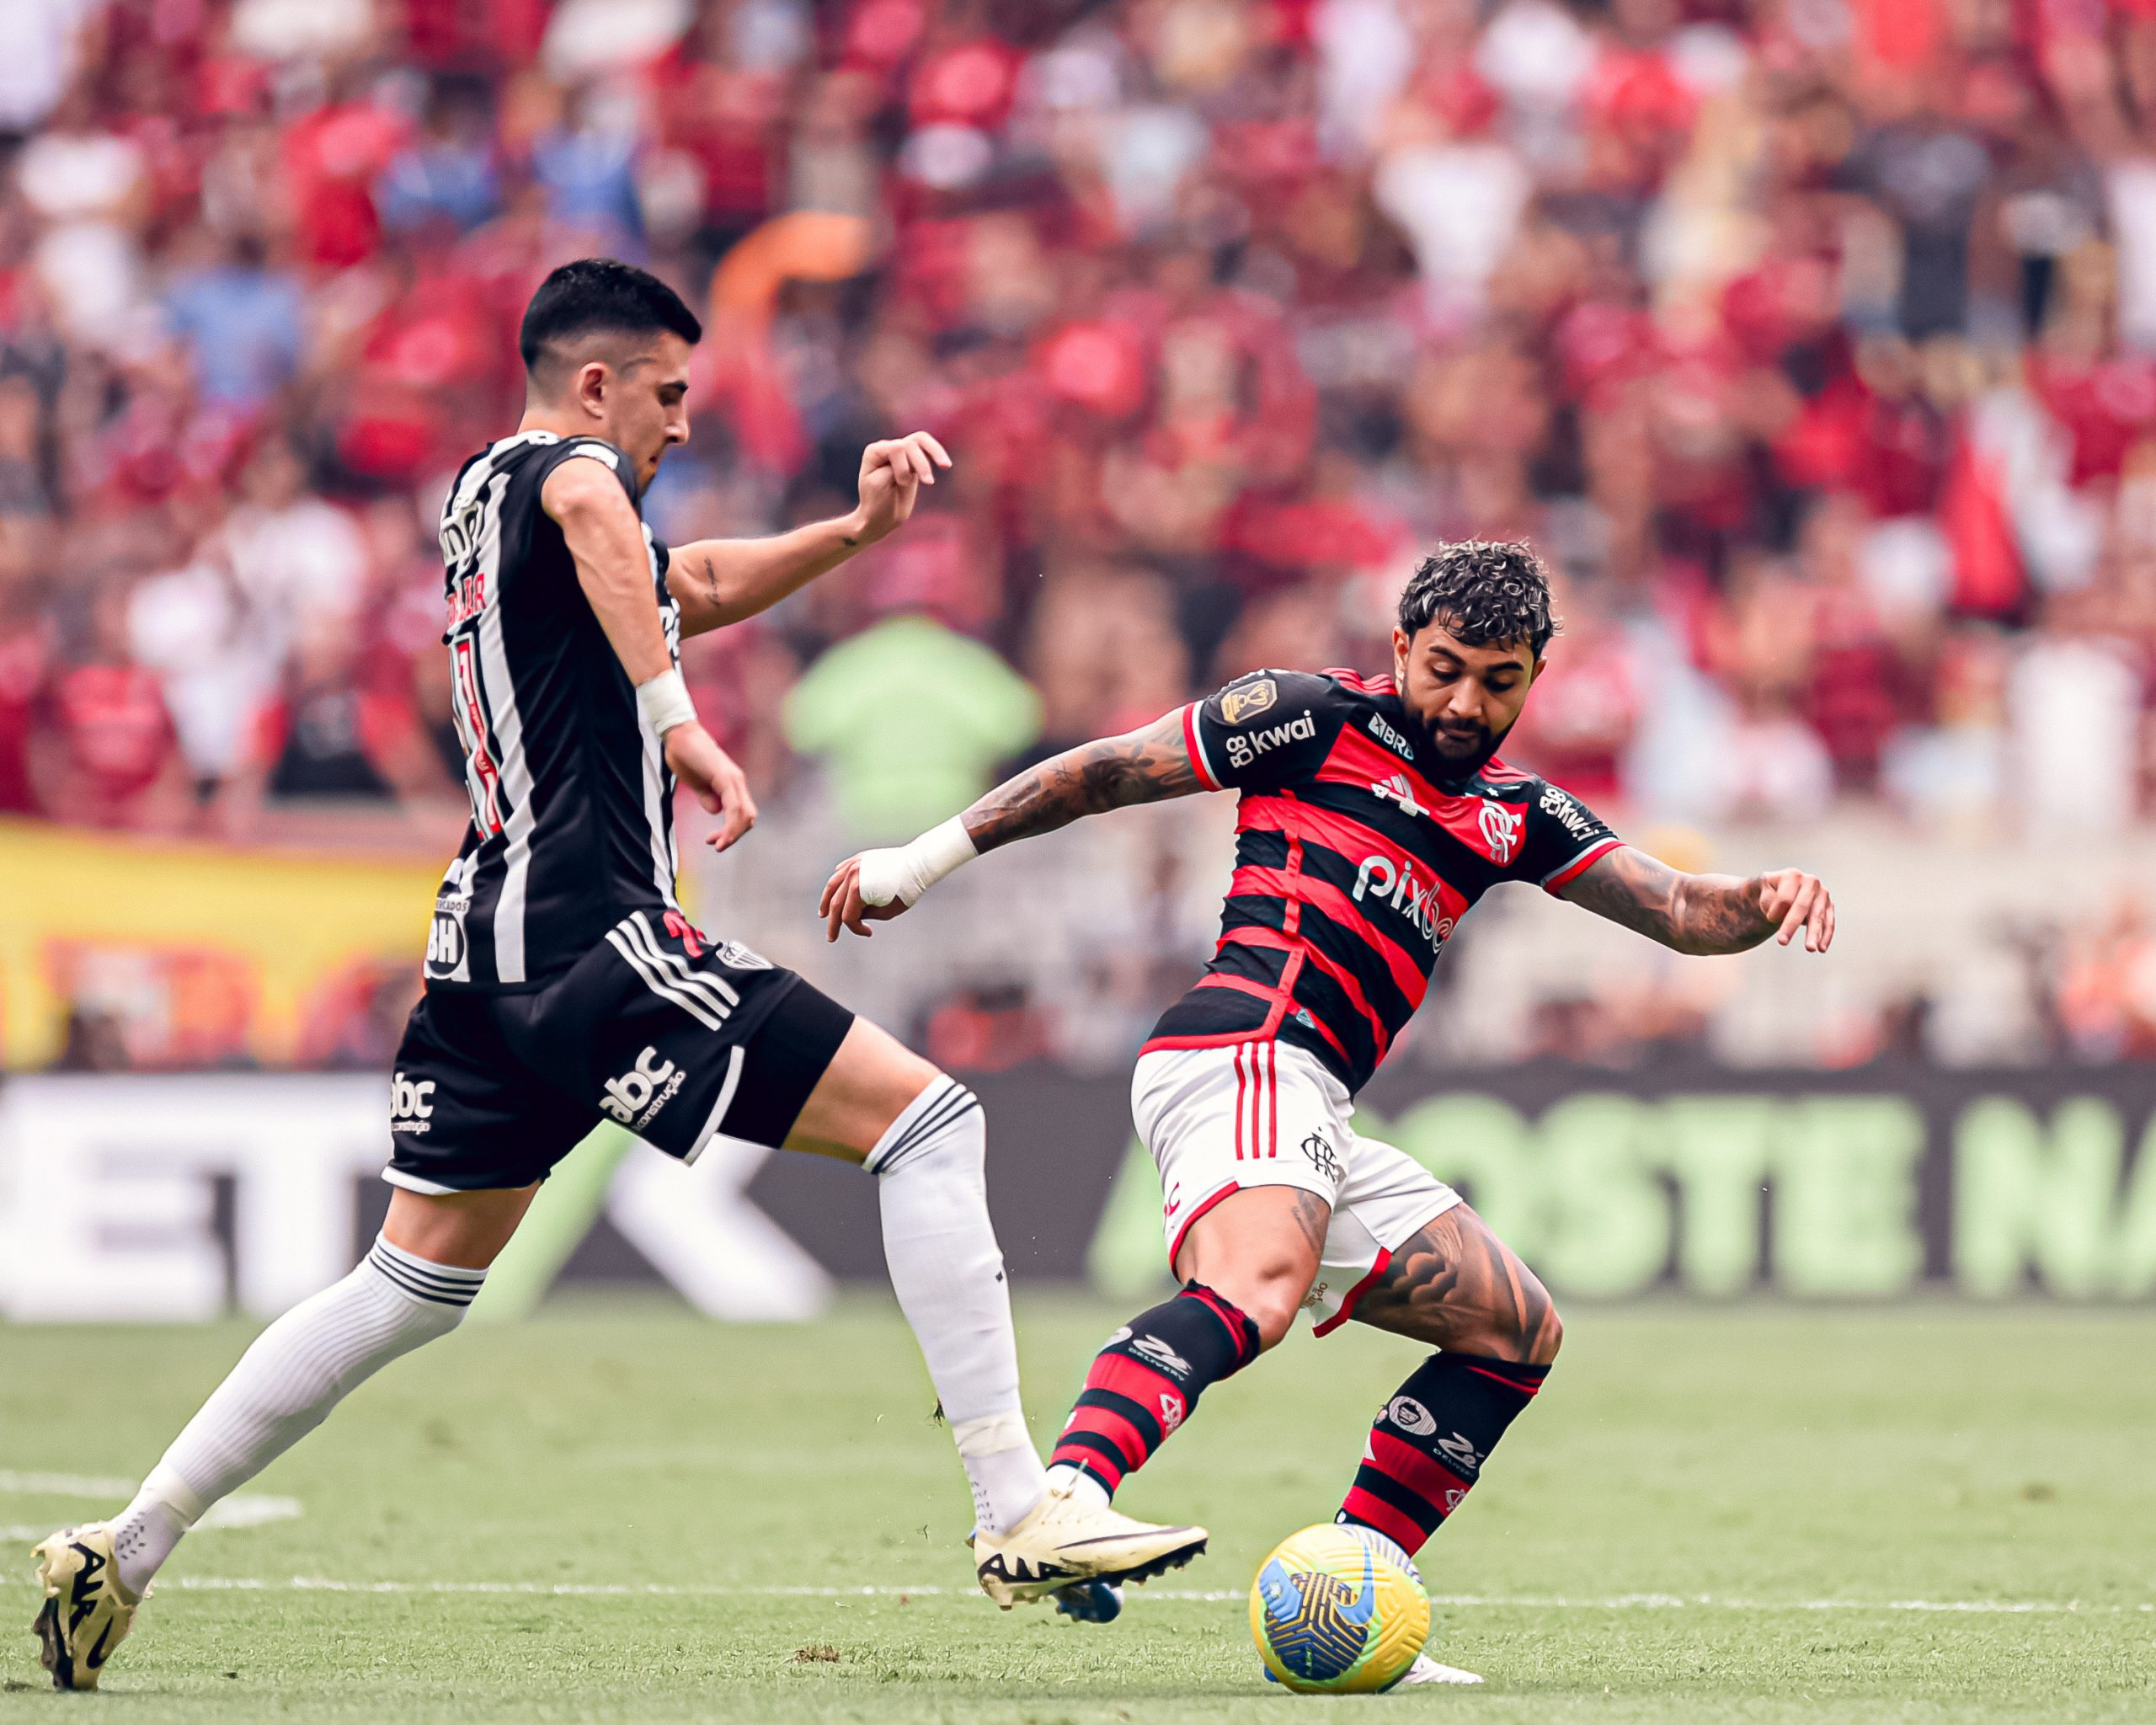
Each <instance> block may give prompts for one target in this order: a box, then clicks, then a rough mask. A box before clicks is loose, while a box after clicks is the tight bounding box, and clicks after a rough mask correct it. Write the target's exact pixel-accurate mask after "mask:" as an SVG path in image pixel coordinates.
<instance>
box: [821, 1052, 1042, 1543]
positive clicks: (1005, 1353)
mask: <svg viewBox="0 0 2156 1725" xmlns="http://www.w3.org/2000/svg"><path fill="white" fill-rule="evenodd" d="M987 1163H988V1127H987V1124H986V1123H985V1121H984V1120H983V1119H982V1118H981V1111H980V1101H979V1098H978V1097H975V1096H974V1093H973V1092H971V1091H970V1090H969V1089H967V1088H966V1087H965V1086H964V1085H963V1084H960V1083H958V1082H956V1081H953V1080H952V1079H950V1078H948V1077H943V1076H939V1077H938V1078H937V1080H936V1081H935V1082H934V1083H932V1084H931V1085H930V1086H929V1087H928V1088H927V1089H926V1090H924V1091H922V1092H921V1094H920V1095H919V1096H917V1097H915V1098H914V1099H913V1101H912V1102H911V1103H908V1104H907V1106H906V1109H905V1113H904V1114H900V1115H899V1117H898V1119H895V1120H894V1121H892V1122H891V1124H890V1129H889V1130H888V1131H886V1132H885V1133H884V1134H883V1137H882V1138H880V1139H879V1140H877V1144H876V1148H875V1149H874V1150H873V1151H870V1152H869V1154H868V1158H867V1161H866V1162H863V1163H862V1167H865V1168H867V1170H868V1172H870V1173H872V1174H873V1175H875V1176H876V1178H877V1183H878V1188H880V1190H879V1192H878V1197H879V1199H880V1201H881V1205H882V1209H883V1258H884V1261H885V1263H888V1264H889V1267H890V1272H891V1287H892V1289H893V1290H894V1292H895V1293H896V1294H897V1295H898V1296H899V1309H900V1310H901V1311H904V1312H905V1315H906V1322H908V1323H910V1324H911V1325H912V1326H913V1333H914V1337H915V1340H917V1341H918V1342H919V1343H921V1354H922V1357H923V1358H924V1359H926V1360H927V1362H928V1375H929V1378H930V1380H931V1381H932V1382H933V1383H934V1384H935V1386H936V1393H937V1396H938V1397H941V1398H942V1403H943V1415H944V1418H947V1419H948V1420H949V1421H950V1422H951V1434H952V1436H953V1438H954V1439H957V1440H958V1459H959V1460H960V1461H962V1462H963V1463H964V1464H965V1469H966V1478H967V1479H968V1480H969V1482H971V1484H972V1486H973V1491H974V1519H976V1521H978V1522H979V1525H980V1530H981V1531H982V1532H984V1533H991V1534H992V1533H1001V1532H1002V1531H1004V1530H1006V1528H1009V1527H1011V1526H1012V1525H1014V1524H1016V1523H1017V1522H1018V1521H1020V1520H1022V1519H1024V1517H1025V1514H1026V1512H1027V1510H1029V1509H1032V1508H1033V1505H1034V1504H1035V1503H1038V1502H1039V1501H1040V1498H1041V1493H1042V1492H1043V1490H1044V1489H1045V1488H1046V1485H1047V1478H1046V1475H1045V1474H1044V1472H1043V1470H1042V1467H1041V1458H1040V1455H1039V1453H1038V1451H1037V1450H1035V1449H1034V1448H1033V1439H1032V1437H1031V1436H1030V1435H1029V1434H1027V1430H1026V1417H1025V1414H1024V1412H1023V1411H1022V1408H1021V1407H1020V1405H1019V1401H1018V1343H1017V1338H1016V1336H1014V1335H1013V1333H1012V1332H1011V1289H1010V1285H1009V1284H1008V1283H1007V1282H1006V1280H1005V1279H1004V1275H1003V1253H1002V1252H1001V1249H1000V1248H999V1247H997V1245H996V1243H995V1227H994V1226H992V1225H991V1224H990V1221H989V1219H988V1176H987Z"/></svg>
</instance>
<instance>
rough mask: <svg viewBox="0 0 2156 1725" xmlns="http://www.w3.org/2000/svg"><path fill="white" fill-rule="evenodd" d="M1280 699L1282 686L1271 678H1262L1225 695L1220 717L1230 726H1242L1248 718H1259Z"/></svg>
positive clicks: (1222, 700) (1221, 703)
mask: <svg viewBox="0 0 2156 1725" xmlns="http://www.w3.org/2000/svg"><path fill="white" fill-rule="evenodd" d="M1279 698H1280V686H1279V685H1278V683H1276V682H1274V681H1273V679H1272V678H1271V677H1260V678H1258V679H1257V681H1256V682H1253V683H1246V684H1244V685H1243V686H1242V687H1241V688H1239V689H1230V690H1228V691H1227V692H1225V693H1224V694H1223V695H1222V696H1221V697H1220V717H1221V718H1225V720H1227V722H1228V723H1229V724H1241V723H1242V722H1243V721H1244V720H1245V719H1246V718H1257V715H1258V714H1259V713H1262V712H1264V711H1265V709H1266V708H1268V707H1270V706H1271V705H1272V704H1273V702H1275V701H1277V700H1278V699H1279Z"/></svg>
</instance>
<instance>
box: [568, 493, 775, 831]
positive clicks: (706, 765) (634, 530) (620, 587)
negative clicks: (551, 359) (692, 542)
mask: <svg viewBox="0 0 2156 1725" xmlns="http://www.w3.org/2000/svg"><path fill="white" fill-rule="evenodd" d="M539 501H540V507H541V508H542V509H544V510H546V511H547V514H548V515H552V517H553V518H554V520H555V521H558V522H559V523H560V525H561V529H562V538H563V542H564V543H566V544H567V545H568V549H569V555H570V556H571V557H572V558H574V559H575V561H576V578H577V584H578V585H579V586H580V587H581V588H582V589H583V590H584V598H585V599H586V601H589V602H590V606H591V609H592V613H593V615H594V616H595V617H597V618H598V619H599V626H600V628H602V629H604V630H605V631H606V639H607V641H608V642H609V643H610V644H611V645H612V647H613V649H614V656H615V657H616V659H618V660H621V662H622V670H625V671H627V673H628V676H629V681H631V682H632V683H633V684H634V685H635V686H637V688H638V690H639V691H640V692H641V691H643V690H644V689H645V688H647V687H648V686H654V685H655V684H658V683H659V681H660V680H661V679H664V678H668V677H670V676H673V675H674V655H673V654H672V653H671V652H670V650H669V649H668V647H667V644H666V628H665V625H664V623H663V622H660V620H659V602H658V600H657V598H656V597H655V596H654V594H653V591H652V580H651V562H650V556H649V553H648V552H647V551H646V550H645V548H644V540H643V523H642V522H641V521H638V519H637V512H636V508H635V506H634V505H632V504H631V503H630V501H629V499H628V494H627V492H625V491H624V490H622V483H621V481H620V480H619V479H618V478H616V477H615V474H614V472H613V470H612V469H611V467H607V466H606V465H605V464H604V463H603V462H600V461H597V460H577V461H565V462H563V463H562V464H561V465H560V466H559V467H556V468H555V469H554V471H553V472H552V473H550V474H548V475H547V483H546V485H545V486H544V488H543V489H542V490H541V492H540V494H539ZM681 705H682V707H683V708H686V699H685V700H684V701H683V702H682V703H681ZM663 716H664V715H663ZM663 716H662V717H663ZM655 722H656V721H655ZM660 735H661V737H662V739H663V747H664V750H665V753H666V764H667V766H669V767H670V769H672V771H673V772H674V775H675V777H677V778H679V779H680V781H681V782H682V783H684V784H686V786H688V787H689V788H690V790H691V792H693V793H695V796H696V800H697V802H699V803H700V804H702V805H703V808H704V809H705V811H706V812H707V813H708V814H717V815H718V816H719V817H720V821H719V827H718V831H717V832H715V833H713V834H712V838H711V842H712V846H714V847H715V848H716V849H718V850H721V851H723V850H724V849H726V847H727V846H729V845H731V844H733V843H734V841H736V840H737V839H739V838H740V837H741V836H742V835H743V834H744V833H745V832H747V831H748V830H749V829H750V827H752V826H754V825H755V824H756V804H755V799H754V798H752V797H751V796H750V794H749V782H748V780H747V779H746V778H744V777H743V776H742V773H741V769H740V768H739V766H735V765H734V760H733V757H732V756H729V755H728V754H727V752H726V751H725V750H723V749H722V748H720V747H719V746H718V744H717V743H716V742H714V741H712V737H711V734H710V733H709V732H708V731H707V730H706V729H704V728H703V726H702V725H701V724H698V723H697V722H696V716H695V713H694V712H693V710H687V711H686V712H685V713H683V714H682V715H681V716H680V718H679V721H678V722H677V723H672V724H660Z"/></svg>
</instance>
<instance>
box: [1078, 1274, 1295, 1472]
mask: <svg viewBox="0 0 2156 1725" xmlns="http://www.w3.org/2000/svg"><path fill="white" fill-rule="evenodd" d="M1257 1353H1258V1338H1257V1324H1255V1323H1254V1322H1251V1319H1250V1317H1249V1316H1247V1315H1246V1313H1244V1312H1243V1311H1241V1309H1240V1308H1238V1307H1237V1306H1235V1305H1234V1304H1233V1303H1232V1302H1231V1301H1230V1300H1224V1299H1223V1298H1221V1296H1220V1295H1218V1294H1215V1293H1214V1291H1213V1290H1211V1289H1210V1288H1208V1287H1206V1286H1204V1285H1203V1284H1202V1283H1198V1282H1190V1283H1187V1284H1184V1287H1183V1290H1182V1292H1181V1293H1180V1294H1178V1295H1176V1297H1175V1298H1174V1299H1172V1300H1169V1301H1167V1302H1166V1304H1165V1305H1161V1306H1155V1307H1154V1308H1153V1309H1152V1310H1151V1311H1145V1312H1140V1313H1139V1315H1138V1316H1136V1317H1134V1318H1133V1319H1131V1321H1130V1322H1129V1323H1128V1324H1126V1325H1124V1326H1123V1328H1121V1329H1119V1330H1118V1331H1117V1332H1115V1334H1114V1335H1113V1336H1111V1337H1110V1338H1108V1344H1107V1347H1105V1348H1102V1349H1101V1351H1100V1354H1098V1356H1097V1357H1096V1359H1094V1361H1093V1365H1092V1370H1090V1371H1088V1372H1087V1373H1086V1387H1085V1390H1084V1391H1083V1392H1082V1393H1081V1395H1080V1396H1079V1397H1078V1405H1077V1406H1076V1407H1074V1408H1072V1409H1071V1410H1070V1422H1069V1423H1067V1424H1066V1425H1065V1427H1064V1429H1063V1436H1062V1438H1061V1439H1059V1441H1058V1442H1057V1444H1056V1446H1055V1454H1054V1457H1053V1458H1052V1460H1051V1463H1050V1465H1051V1466H1053V1467H1058V1468H1061V1467H1069V1468H1074V1469H1075V1470H1077V1471H1079V1472H1081V1473H1082V1474H1084V1475H1086V1477H1088V1478H1090V1479H1091V1480H1093V1481H1094V1482H1097V1484H1098V1485H1100V1486H1101V1487H1102V1489H1103V1490H1105V1491H1108V1492H1113V1491H1114V1490H1115V1488H1116V1487H1118V1486H1119V1485H1121V1484H1122V1483H1123V1476H1124V1475H1125V1474H1127V1473H1134V1472H1135V1471H1137V1470H1138V1469H1139V1468H1140V1467H1143V1466H1145V1462H1146V1460H1147V1458H1148V1457H1150V1455H1152V1453H1153V1452H1154V1451H1155V1450H1157V1449H1159V1448H1160V1447H1161V1445H1162V1444H1163V1443H1164V1442H1166V1439H1167V1437H1168V1434H1170V1433H1171V1432H1172V1431H1174V1430H1175V1429H1177V1427H1178V1426H1180V1425H1182V1423H1183V1422H1184V1421H1185V1420H1187V1419H1188V1418H1190V1416H1191V1413H1192V1412H1193V1410H1194V1409H1195V1408H1196V1407H1197V1406H1198V1397H1199V1396H1200V1395H1202V1394H1203V1392H1204V1391H1205V1388H1206V1386H1208V1385H1209V1384H1214V1383H1218V1382H1219V1381H1220V1380H1221V1379H1222V1378H1225V1377H1232V1376H1233V1375H1235V1373H1237V1372H1239V1371H1241V1370H1242V1369H1243V1368H1244V1367H1245V1366H1246V1365H1249V1364H1250V1363H1251V1361H1252V1360H1253V1359H1257Z"/></svg>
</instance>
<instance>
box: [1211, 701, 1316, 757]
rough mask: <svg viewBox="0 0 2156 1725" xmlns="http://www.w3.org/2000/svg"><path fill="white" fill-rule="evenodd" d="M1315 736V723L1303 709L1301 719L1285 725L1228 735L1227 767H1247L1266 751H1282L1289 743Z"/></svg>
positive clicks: (1231, 732)
mask: <svg viewBox="0 0 2156 1725" xmlns="http://www.w3.org/2000/svg"><path fill="white" fill-rule="evenodd" d="M1316 734H1317V721H1316V720H1315V718H1311V717H1310V708H1307V707H1305V708H1304V709H1303V714H1302V717H1301V718H1291V719H1289V721H1288V722H1287V723H1286V724H1276V725H1268V726H1267V727H1266V729H1263V730H1262V731H1230V732H1229V733H1228V765H1229V766H1234V767H1244V766H1249V765H1250V764H1251V761H1255V760H1257V757H1258V756H1261V755H1262V754H1264V753H1265V752H1266V750H1268V749H1284V748H1285V747H1287V745H1289V744H1290V743H1307V742H1308V741H1310V739H1311V738H1312V737H1315V735H1316Z"/></svg>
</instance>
